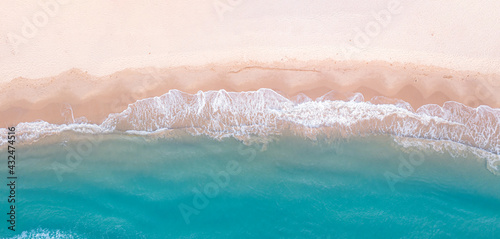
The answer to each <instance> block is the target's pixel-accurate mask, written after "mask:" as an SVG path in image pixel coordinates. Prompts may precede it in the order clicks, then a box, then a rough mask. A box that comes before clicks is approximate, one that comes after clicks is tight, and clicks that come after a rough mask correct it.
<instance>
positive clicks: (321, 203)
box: [0, 135, 500, 238]
mask: <svg viewBox="0 0 500 239" xmlns="http://www.w3.org/2000/svg"><path fill="white" fill-rule="evenodd" d="M404 151H407V150H404V149H403V148H402V147H401V146H398V144H396V143H394V140H393V139H392V137H386V136H377V137H365V138H356V139H351V140H349V141H337V142H331V141H330V142H327V141H325V140H317V141H311V140H308V139H302V138H298V137H288V136H280V137H278V138H277V139H276V140H275V141H273V142H271V143H269V144H268V145H266V147H265V148H264V149H263V148H262V145H257V144H254V145H251V146H247V145H244V144H242V143H241V142H239V141H237V140H234V139H225V140H223V141H217V140H214V139H210V138H208V137H204V136H187V137H182V138H177V139H160V140H153V141H152V140H146V139H145V138H142V137H138V136H119V137H109V136H106V137H104V138H103V139H101V138H99V137H97V136H88V135H86V136H81V137H79V139H78V140H75V139H72V140H70V141H69V142H66V143H64V144H50V145H43V144H41V143H35V144H34V145H31V146H29V147H28V146H25V147H20V148H19V149H18V155H19V156H18V158H19V159H18V160H17V161H18V162H17V174H18V176H19V179H18V182H17V184H18V185H17V199H18V201H17V204H16V207H17V208H18V210H17V228H16V232H15V233H13V232H11V231H9V230H7V223H6V222H5V220H2V221H4V223H3V226H2V227H1V228H0V234H1V235H3V236H4V237H16V238H17V237H21V238H33V237H36V236H38V237H40V238H45V236H50V237H56V238H57V237H58V238H71V237H73V238H215V237H217V238H282V237H284V238H338V237H341V238H342V237H358V238H393V237H403V238H422V237H424V238H429V237H438V238H441V237H452V238H498V237H500V207H499V205H500V177H499V176H496V175H494V174H493V173H491V172H490V171H488V170H487V168H486V162H485V161H484V160H479V159H477V158H475V157H474V156H471V157H470V158H464V157H457V158H453V157H451V156H449V155H448V154H447V153H438V152H433V151H415V152H410V153H409V152H404ZM0 155H1V156H0V157H1V158H7V156H6V155H7V153H6V152H5V150H3V151H1V152H0ZM67 159H68V160H67ZM4 162H5V161H4ZM6 169H7V165H6V163H5V167H0V173H1V175H7V172H6ZM0 192H1V194H0V195H2V196H4V197H6V196H7V195H8V192H7V187H6V186H5V185H4V186H2V187H1V188H0ZM0 208H1V209H2V210H3V211H4V213H2V214H1V215H4V217H5V219H7V217H6V214H5V212H7V208H8V204H7V202H6V200H3V199H2V200H0Z"/></svg>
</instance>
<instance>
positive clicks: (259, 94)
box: [0, 89, 500, 171]
mask: <svg viewBox="0 0 500 239" xmlns="http://www.w3.org/2000/svg"><path fill="white" fill-rule="evenodd" d="M499 122H500V109H494V108H491V107H488V106H484V105H482V106H479V107H477V108H471V107H467V106H465V105H463V104H461V103H457V102H453V101H449V102H446V103H444V105H443V106H439V105H435V104H428V105H424V106H422V107H420V108H418V109H417V110H414V109H413V108H412V107H411V106H410V104H408V103H406V102H404V101H400V100H392V99H388V98H385V97H375V98H373V99H371V100H370V101H364V97H363V95H362V94H360V93H354V94H340V93H337V92H335V91H332V92H330V93H328V94H326V95H324V96H322V97H319V98H317V99H316V100H312V99H310V98H308V97H307V96H305V95H303V94H300V95H298V96H296V97H295V98H294V99H288V98H286V97H284V96H282V95H280V94H278V93H277V92H275V91H273V90H271V89H259V90H257V91H248V92H227V91H225V90H219V91H207V92H202V91H199V92H198V93H196V94H188V93H184V92H181V91H178V90H170V91H169V92H168V93H166V94H164V95H162V96H159V97H153V98H147V99H143V100H139V101H137V102H135V103H133V104H130V105H129V106H128V108H127V109H126V110H124V111H123V112H120V113H114V114H110V115H109V116H108V117H107V118H106V119H105V120H104V121H103V122H102V124H100V125H96V124H88V123H72V124H62V125H55V124H49V123H47V122H43V121H39V122H30V123H20V124H18V125H17V127H16V128H17V135H18V139H19V140H20V141H21V142H23V141H24V142H32V141H36V140H38V139H40V138H43V137H45V136H48V135H54V134H58V133H60V132H63V131H74V132H81V133H94V134H95V133H98V134H99V133H117V132H125V133H129V134H141V135H144V134H146V135H147V134H157V133H158V132H161V131H164V130H170V129H181V130H185V131H186V132H189V133H191V134H193V135H208V136H210V137H213V138H217V139H220V138H224V137H236V138H245V137H249V136H251V135H255V136H261V137H266V136H269V135H279V134H282V133H283V132H284V131H291V132H293V133H294V134H296V135H300V136H304V137H308V138H315V137H316V136H317V135H320V134H323V135H327V136H328V137H349V136H364V135H374V134H388V135H393V136H395V137H406V138H416V139H423V140H430V141H439V142H450V143H452V145H462V146H467V147H472V148H474V149H479V151H480V152H482V153H481V154H480V155H478V156H480V157H482V158H486V159H487V160H488V167H489V168H490V170H493V171H498V165H497V164H498V163H499V162H500V144H499V142H500V124H499ZM6 130H7V129H1V130H0V131H4V132H0V133H1V135H2V137H3V138H2V142H1V144H5V143H6V138H5V135H6V134H7V132H6ZM398 142H400V144H401V145H410V144H409V143H408V142H405V143H402V142H403V141H401V140H398ZM412 145H413V146H415V144H414V143H413V144H412ZM448 148H449V150H448V151H450V152H452V153H453V151H454V150H458V149H459V148H457V147H455V148H453V147H451V148H450V147H448Z"/></svg>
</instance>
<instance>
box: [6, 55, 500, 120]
mask: <svg viewBox="0 0 500 239" xmlns="http://www.w3.org/2000/svg"><path fill="white" fill-rule="evenodd" d="M259 88H270V89H273V90H275V91H277V92H278V93H280V94H282V95H284V96H286V97H289V98H293V97H294V96H296V95H297V94H299V93H304V94H306V95H307V96H309V97H310V98H312V99H316V98H317V97H319V96H322V95H324V94H325V93H327V92H329V91H331V90H335V91H338V92H341V93H347V92H360V93H362V94H363V95H364V96H365V100H370V99H371V98H372V97H375V96H385V97H389V98H394V99H402V100H404V101H406V102H409V103H410V104H411V105H412V106H413V108H414V109H416V108H418V107H420V106H422V105H424V104H438V105H442V104H443V103H444V102H446V101H456V102H460V103H463V104H465V105H468V106H472V107H477V106H479V105H488V106H491V107H494V108H498V107H500V95H499V94H495V93H496V92H499V89H500V76H499V75H497V74H489V75H486V74H481V73H479V72H470V71H455V70H450V69H445V68H440V67H433V66H423V65H415V64H406V63H405V64H402V63H401V64H398V63H388V62H380V61H372V62H361V61H342V62H337V61H331V60H329V61H307V62H304V61H286V62H275V63H272V64H271V63H259V62H250V61H249V62H243V63H242V62H236V63H232V64H209V65H205V66H199V67H187V66H186V67H175V68H163V69H157V68H141V69H126V70H123V71H120V72H116V73H114V74H111V75H108V76H103V77H96V76H92V75H90V74H87V73H86V72H82V71H80V70H78V69H72V70H69V71H66V72H64V73H61V74H59V75H57V76H54V77H50V78H43V79H37V80H33V79H25V78H17V79H14V80H12V81H10V82H8V83H3V84H2V85H0V114H1V115H2V117H1V119H0V125H1V126H2V127H6V126H10V125H16V124H18V123H20V122H33V121H37V120H43V121H47V122H49V123H57V124H60V123H72V122H74V121H82V120H83V121H85V119H79V118H80V117H85V118H86V120H87V122H90V123H97V124H99V123H101V122H102V121H103V120H104V119H105V118H106V117H107V116H108V115H109V114H110V113H117V112H121V111H123V110H124V109H126V108H127V105H128V104H130V103H133V102H135V101H136V100H140V99H144V98H149V97H154V96H160V95H162V94H164V93H167V92H168V91H169V90H171V89H177V90H181V91H184V92H188V93H196V92H197V91H199V90H201V91H207V90H219V89H225V90H226V91H237V92H239V91H253V90H257V89H259ZM71 111H72V112H71ZM71 113H73V115H72V114H71Z"/></svg>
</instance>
